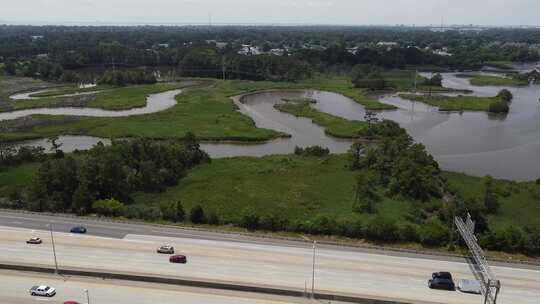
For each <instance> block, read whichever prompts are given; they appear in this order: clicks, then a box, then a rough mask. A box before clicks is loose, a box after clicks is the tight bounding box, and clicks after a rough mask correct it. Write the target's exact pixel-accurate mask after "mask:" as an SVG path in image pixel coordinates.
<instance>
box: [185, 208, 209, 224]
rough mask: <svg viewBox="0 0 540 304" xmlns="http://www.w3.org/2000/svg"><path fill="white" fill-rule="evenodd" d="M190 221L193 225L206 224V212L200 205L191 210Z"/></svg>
mask: <svg viewBox="0 0 540 304" xmlns="http://www.w3.org/2000/svg"><path fill="white" fill-rule="evenodd" d="M189 220H190V221H191V222H192V223H193V224H204V223H205V222H206V216H205V214H204V210H203V208H202V207H201V206H200V205H197V206H194V207H193V208H191V212H190V214H189Z"/></svg>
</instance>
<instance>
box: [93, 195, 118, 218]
mask: <svg viewBox="0 0 540 304" xmlns="http://www.w3.org/2000/svg"><path fill="white" fill-rule="evenodd" d="M92 209H93V210H94V211H95V212H96V213H97V214H100V215H104V216H120V215H121V214H122V213H123V211H124V204H122V203H121V202H119V201H117V200H115V199H106V200H99V201H95V202H94V203H93V204H92Z"/></svg>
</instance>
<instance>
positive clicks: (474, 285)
mask: <svg viewBox="0 0 540 304" xmlns="http://www.w3.org/2000/svg"><path fill="white" fill-rule="evenodd" d="M457 287H458V290H459V291H461V292H464V293H472V294H482V286H481V285H480V282H478V281H477V280H459V282H458V286H457Z"/></svg>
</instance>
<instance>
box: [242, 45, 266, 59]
mask: <svg viewBox="0 0 540 304" xmlns="http://www.w3.org/2000/svg"><path fill="white" fill-rule="evenodd" d="M238 54H240V55H244V56H256V55H261V54H262V52H261V50H260V49H259V47H257V46H251V45H249V44H243V45H242V48H241V49H240V50H239V51H238Z"/></svg>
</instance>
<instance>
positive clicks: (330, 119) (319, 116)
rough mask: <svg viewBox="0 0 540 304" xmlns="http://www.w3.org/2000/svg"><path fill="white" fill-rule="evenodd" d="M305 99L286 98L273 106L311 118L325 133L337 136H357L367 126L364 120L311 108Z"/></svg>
mask: <svg viewBox="0 0 540 304" xmlns="http://www.w3.org/2000/svg"><path fill="white" fill-rule="evenodd" d="M310 103H311V102H310V101H307V100H302V99H300V100H294V99H293V100H288V101H287V102H286V103H282V104H277V105H275V106H274V107H275V108H276V109H278V110H279V111H281V112H285V113H289V114H292V115H294V116H296V117H306V118H311V120H312V121H313V123H315V124H317V125H319V126H321V127H324V128H325V133H326V134H328V135H331V136H334V137H338V138H357V137H358V136H359V134H360V132H362V131H363V130H365V129H366V128H367V127H368V123H367V122H365V121H352V120H347V119H344V118H341V117H337V116H334V115H330V114H327V113H323V112H320V111H317V110H316V109H314V108H312V107H311V105H310Z"/></svg>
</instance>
